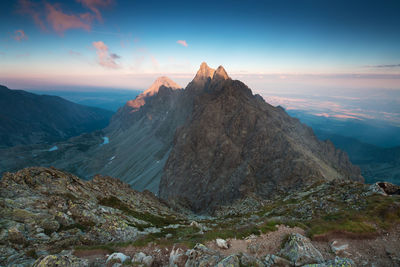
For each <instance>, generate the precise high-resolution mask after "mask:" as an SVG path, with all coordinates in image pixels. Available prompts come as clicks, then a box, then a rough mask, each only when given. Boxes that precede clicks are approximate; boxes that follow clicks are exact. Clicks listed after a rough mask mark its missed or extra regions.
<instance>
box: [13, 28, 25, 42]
mask: <svg viewBox="0 0 400 267" xmlns="http://www.w3.org/2000/svg"><path fill="white" fill-rule="evenodd" d="M14 33H15V35H14V39H15V40H17V41H18V42H20V41H22V40H28V36H27V35H26V34H25V32H24V31H23V30H16V31H15V32H14Z"/></svg>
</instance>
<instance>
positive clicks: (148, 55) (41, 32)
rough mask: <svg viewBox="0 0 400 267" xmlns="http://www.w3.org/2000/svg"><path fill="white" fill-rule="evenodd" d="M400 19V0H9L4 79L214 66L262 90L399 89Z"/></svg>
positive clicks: (136, 81) (143, 79)
mask: <svg viewBox="0 0 400 267" xmlns="http://www.w3.org/2000/svg"><path fill="white" fill-rule="evenodd" d="M399 14H400V2H399V1H317V0H314V1H300V0H298V1H297V0H293V1H196V2H193V1H127V0H125V1H124V0H69V1H60V0H54V1H52V0H17V1H10V0H5V1H1V3H0V83H3V84H6V85H7V86H10V87H12V88H23V89H25V88H42V89H45V88H50V87H51V88H58V87H61V88H62V87H63V86H95V87H102V86H104V87H108V88H109V87H115V88H128V89H143V88H145V87H147V86H148V85H149V84H150V83H151V80H154V79H155V78H156V77H157V76H159V75H164V74H165V75H169V76H171V77H172V78H173V79H175V80H177V81H178V82H179V83H181V85H182V86H185V85H186V83H187V82H188V81H189V80H190V79H191V78H192V77H193V75H194V73H195V71H196V70H197V69H198V66H199V65H200V63H201V62H202V61H206V62H207V63H208V64H209V65H210V66H213V67H217V66H218V65H223V66H224V67H225V68H226V69H227V71H228V73H230V74H231V76H232V77H234V78H239V79H242V80H244V81H245V82H247V83H249V84H250V85H252V86H254V87H256V88H261V87H263V86H264V84H267V85H271V84H272V85H273V84H278V85H279V86H284V85H282V83H283V84H292V83H294V84H299V88H304V87H307V86H309V85H310V84H311V85H313V86H328V87H335V86H336V87H337V86H347V87H350V88H353V87H357V88H359V87H363V86H367V87H371V86H373V87H376V88H390V89H400V86H399V81H400V78H399V75H400V65H399V64H400V30H399V29H400V16H399ZM316 75H317V76H318V78H317V79H316V78H315V76H316ZM343 75H362V77H364V78H362V79H360V78H358V79H356V81H354V76H351V77H350V76H347V78H343V77H344V76H343ZM260 77H262V78H260ZM293 77H294V81H293V82H292V83H291V82H287V80H291V79H292V80H293ZM321 77H328V78H326V79H323V78H322V81H320V80H321ZM349 77H350V78H349ZM371 77H373V78H371ZM260 79H261V81H260ZM371 79H372V80H373V81H372V82H371ZM315 80H318V81H319V82H315ZM279 86H278V87H279Z"/></svg>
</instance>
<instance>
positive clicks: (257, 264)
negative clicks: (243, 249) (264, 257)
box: [240, 253, 265, 267]
mask: <svg viewBox="0 0 400 267" xmlns="http://www.w3.org/2000/svg"><path fill="white" fill-rule="evenodd" d="M240 263H241V265H242V266H253V267H264V266H265V264H264V263H263V262H262V261H260V260H259V259H257V258H256V257H253V256H251V255H248V254H246V253H243V254H242V255H241V256H240Z"/></svg>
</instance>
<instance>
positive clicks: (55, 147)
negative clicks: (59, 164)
mask: <svg viewBox="0 0 400 267" xmlns="http://www.w3.org/2000/svg"><path fill="white" fill-rule="evenodd" d="M56 150H58V146H53V147H52V148H50V149H49V151H50V152H51V151H56Z"/></svg>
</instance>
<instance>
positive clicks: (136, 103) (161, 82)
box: [126, 76, 182, 111]
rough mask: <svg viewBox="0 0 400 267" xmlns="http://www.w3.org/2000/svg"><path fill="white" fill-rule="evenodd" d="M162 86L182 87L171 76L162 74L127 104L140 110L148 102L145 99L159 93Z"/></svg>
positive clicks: (173, 88) (174, 88)
mask: <svg viewBox="0 0 400 267" xmlns="http://www.w3.org/2000/svg"><path fill="white" fill-rule="evenodd" d="M161 86H164V87H167V88H171V89H172V90H176V89H180V88H182V87H181V86H180V85H179V84H177V83H176V82H174V81H173V80H171V79H170V78H168V77H166V76H161V77H158V78H157V79H156V80H155V81H154V82H153V84H152V85H151V86H150V87H149V88H148V89H147V90H145V91H144V92H143V93H141V94H140V95H138V96H137V97H136V98H135V99H133V100H129V101H128V102H126V105H127V106H129V107H130V108H131V109H133V110H134V111H136V110H138V109H139V108H140V107H141V106H143V105H144V104H145V103H146V101H145V99H146V98H147V97H150V96H154V95H156V94H157V93H158V91H159V90H160V88H161Z"/></svg>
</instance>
